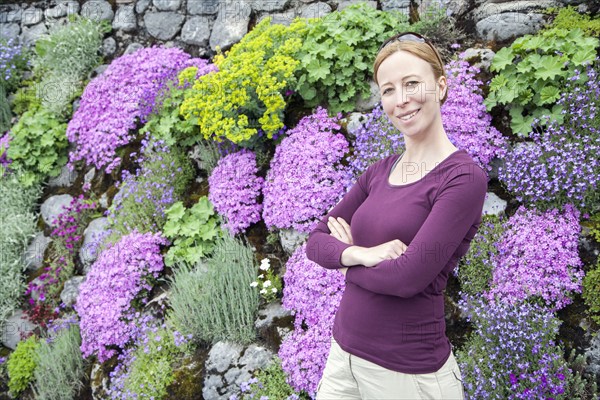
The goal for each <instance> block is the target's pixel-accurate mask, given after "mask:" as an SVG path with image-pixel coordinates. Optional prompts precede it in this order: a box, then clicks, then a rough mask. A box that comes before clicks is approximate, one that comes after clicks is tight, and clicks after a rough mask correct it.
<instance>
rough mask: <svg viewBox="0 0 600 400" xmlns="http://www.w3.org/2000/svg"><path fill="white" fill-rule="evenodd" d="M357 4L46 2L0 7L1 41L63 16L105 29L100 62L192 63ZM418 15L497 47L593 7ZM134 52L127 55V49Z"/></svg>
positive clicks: (463, 0)
mask: <svg viewBox="0 0 600 400" xmlns="http://www.w3.org/2000/svg"><path fill="white" fill-rule="evenodd" d="M354 2H356V0H329V1H318V0H234V1H231V0H111V1H110V2H109V1H106V0H87V1H78V0H46V1H39V2H35V1H27V2H21V3H9V4H0V35H1V36H4V37H12V38H19V40H21V41H22V42H25V43H29V44H31V43H33V42H34V41H35V40H36V38H38V37H39V36H40V35H43V34H45V33H47V32H48V30H49V29H50V28H51V27H52V25H54V24H60V23H64V22H65V21H66V18H67V16H68V15H69V14H80V15H83V16H86V17H88V18H93V19H96V20H107V21H110V22H111V23H112V27H113V31H112V32H111V33H110V35H109V36H108V37H106V38H105V40H104V46H103V52H104V55H105V56H107V57H109V58H110V57H113V56H118V55H121V54H123V53H124V52H125V51H126V49H127V47H129V46H133V48H137V47H139V46H140V45H141V46H150V45H153V44H159V43H165V44H168V45H173V46H178V47H181V48H183V49H185V50H186V51H188V52H189V53H191V54H192V55H194V56H206V57H209V56H210V55H212V54H214V52H215V49H216V47H217V46H220V47H221V48H222V49H226V48H228V47H230V46H231V45H232V44H233V43H236V42H237V41H239V40H240V39H241V38H242V37H243V36H244V35H245V34H246V33H247V32H248V30H249V29H251V27H252V26H253V25H254V24H256V23H257V22H258V21H260V20H261V19H262V18H264V17H265V16H268V15H270V16H272V18H273V21H274V22H277V23H283V24H289V23H290V22H291V21H292V20H293V18H295V17H311V18H313V17H322V16H324V15H325V14H327V13H329V12H331V11H333V10H339V9H342V8H344V7H346V6H347V5H349V4H352V3H354ZM412 3H413V6H415V7H417V8H418V10H419V11H420V12H424V11H425V9H426V8H427V7H446V8H447V12H448V13H449V14H451V15H452V16H454V17H455V18H456V19H457V21H458V22H459V25H461V26H462V27H463V28H464V29H465V30H467V31H468V32H469V33H472V34H473V35H476V36H477V37H479V38H480V39H483V40H486V41H488V40H497V41H504V40H509V39H511V38H513V37H516V36H520V35H523V34H527V33H532V32H535V31H536V30H537V29H539V28H540V27H541V26H542V24H543V23H544V15H543V14H542V13H541V11H542V10H543V9H544V8H546V7H550V6H561V5H565V4H579V7H583V8H584V9H586V10H589V9H595V8H597V4H596V3H597V2H585V1H582V0H579V1H578V0H536V1H530V0H517V1H503V0H412ZM369 4H371V5H372V6H373V7H378V8H380V9H383V10H391V9H398V10H401V11H403V12H405V13H408V11H409V7H410V5H411V0H381V1H379V2H377V1H369ZM133 48H130V50H131V49H133Z"/></svg>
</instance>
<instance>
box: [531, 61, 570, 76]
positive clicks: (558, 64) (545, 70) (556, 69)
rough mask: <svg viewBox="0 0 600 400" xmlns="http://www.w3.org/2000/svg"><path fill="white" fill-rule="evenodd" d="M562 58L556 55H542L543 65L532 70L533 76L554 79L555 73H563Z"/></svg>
mask: <svg viewBox="0 0 600 400" xmlns="http://www.w3.org/2000/svg"><path fill="white" fill-rule="evenodd" d="M563 64H564V62H563V60H562V58H561V57H558V56H547V57H544V63H543V66H542V67H541V68H540V69H538V70H537V71H535V72H534V74H533V75H534V77H535V78H537V79H544V80H546V79H554V77H556V76H557V75H562V74H563V70H562V68H563Z"/></svg>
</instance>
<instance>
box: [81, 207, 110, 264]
mask: <svg viewBox="0 0 600 400" xmlns="http://www.w3.org/2000/svg"><path fill="white" fill-rule="evenodd" d="M108 226H109V223H108V218H106V217H101V218H96V219H94V220H92V221H91V222H90V223H89V225H88V226H87V228H85V230H84V231H83V243H82V245H81V249H80V250H79V259H80V260H81V262H82V263H83V266H84V269H85V270H87V269H89V267H90V266H91V265H92V264H93V263H94V261H96V258H97V257H98V252H97V249H96V247H97V244H98V243H97V241H98V238H99V237H100V235H102V234H104V232H106V229H107V228H108Z"/></svg>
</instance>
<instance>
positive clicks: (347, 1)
mask: <svg viewBox="0 0 600 400" xmlns="http://www.w3.org/2000/svg"><path fill="white" fill-rule="evenodd" d="M356 3H367V5H368V6H370V7H373V8H377V2H376V1H372V0H369V1H365V0H340V1H338V8H337V10H336V11H342V10H343V9H344V8H346V7H348V6H351V5H352V4H356Z"/></svg>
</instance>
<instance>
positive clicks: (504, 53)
mask: <svg viewBox="0 0 600 400" xmlns="http://www.w3.org/2000/svg"><path fill="white" fill-rule="evenodd" d="M514 58H515V54H514V53H513V52H512V50H511V49H510V48H509V47H503V48H501V49H500V50H498V52H497V53H496V55H495V56H494V60H493V61H492V65H491V66H490V71H492V72H496V71H501V70H503V69H504V68H506V67H507V66H508V65H511V64H512V62H513V60H514Z"/></svg>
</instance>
